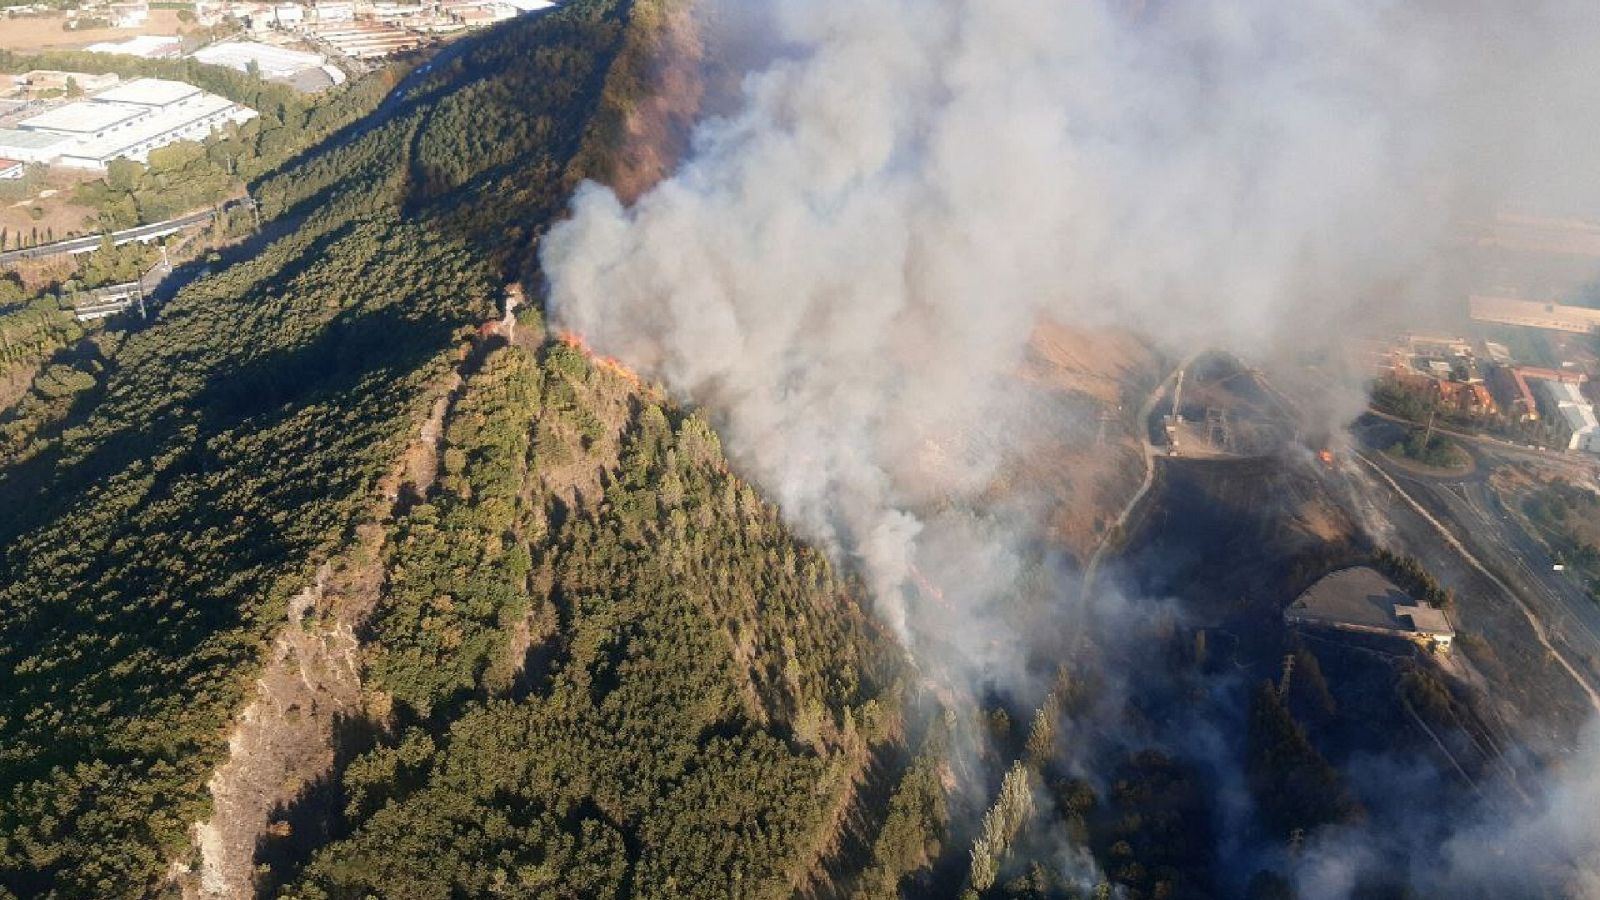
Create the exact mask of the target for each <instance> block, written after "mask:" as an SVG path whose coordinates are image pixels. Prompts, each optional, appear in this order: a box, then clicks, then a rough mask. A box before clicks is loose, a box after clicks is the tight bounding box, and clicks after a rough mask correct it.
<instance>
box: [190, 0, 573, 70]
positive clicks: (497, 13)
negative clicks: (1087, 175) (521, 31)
mask: <svg viewBox="0 0 1600 900" xmlns="http://www.w3.org/2000/svg"><path fill="white" fill-rule="evenodd" d="M554 5H555V4H553V3H551V2H550V0H312V2H308V3H296V2H255V3H237V2H229V3H226V4H225V5H224V6H223V7H222V14H223V15H227V16H231V17H233V18H237V19H239V20H241V21H243V22H245V23H246V24H247V25H248V27H249V28H250V30H251V31H253V32H257V33H261V32H267V31H272V30H280V31H291V32H295V33H297V34H300V35H303V36H304V37H306V39H308V40H310V41H312V42H314V43H319V44H324V45H326V46H327V47H328V48H329V49H330V50H332V51H334V52H337V53H340V54H343V55H345V56H348V57H351V58H354V59H374V58H379V57H383V56H388V55H391V54H394V53H400V52H403V51H406V50H412V49H415V48H416V47H419V46H421V45H422V44H423V43H425V42H426V41H427V39H428V38H429V36H431V35H438V34H447V33H450V32H454V31H462V30H465V29H469V28H475V27H481V26H484V25H490V24H493V23H495V22H499V21H502V20H505V19H510V18H513V17H515V16H518V15H521V14H522V13H525V12H533V11H536V10H540V9H546V8H549V7H551V6H554Z"/></svg>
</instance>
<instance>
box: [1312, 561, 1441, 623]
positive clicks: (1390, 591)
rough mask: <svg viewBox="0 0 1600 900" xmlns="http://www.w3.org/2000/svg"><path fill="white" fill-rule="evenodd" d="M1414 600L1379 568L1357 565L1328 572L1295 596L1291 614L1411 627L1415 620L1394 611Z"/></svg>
mask: <svg viewBox="0 0 1600 900" xmlns="http://www.w3.org/2000/svg"><path fill="white" fill-rule="evenodd" d="M1412 603H1413V601H1412V600H1411V598H1410V597H1408V596H1406V593H1405V591H1402V590H1400V588H1398V587H1396V586H1395V584H1394V582H1392V581H1390V580H1389V579H1387V578H1385V577H1383V576H1382V575H1381V574H1379V573H1378V571H1377V570H1376V569H1370V568H1368V567H1366V566H1354V567H1352V568H1349V569H1340V570H1339V571H1337V572H1334V573H1333V574H1331V575H1326V576H1324V577H1323V578H1322V579H1321V580H1320V581H1318V582H1317V583H1316V584H1313V585H1312V586H1311V587H1309V588H1307V589H1306V592H1305V593H1303V594H1301V595H1300V596H1299V597H1296V598H1295V601H1294V603H1293V604H1291V605H1290V606H1289V609H1288V612H1287V615H1288V616H1289V617H1290V618H1293V619H1298V620H1300V621H1303V622H1320V623H1323V624H1326V625H1357V626H1363V627H1366V628H1382V629H1392V630H1394V631H1411V630H1412V628H1411V623H1410V622H1406V621H1403V620H1401V619H1400V618H1398V617H1396V616H1395V614H1394V608H1395V605H1396V604H1400V605H1402V606H1410V605H1412Z"/></svg>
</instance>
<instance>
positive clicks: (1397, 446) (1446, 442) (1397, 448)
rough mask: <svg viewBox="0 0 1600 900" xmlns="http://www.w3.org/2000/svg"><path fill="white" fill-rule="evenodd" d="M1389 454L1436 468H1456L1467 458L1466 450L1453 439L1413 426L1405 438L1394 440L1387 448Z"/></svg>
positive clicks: (1464, 462) (1463, 463)
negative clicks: (1392, 444)
mask: <svg viewBox="0 0 1600 900" xmlns="http://www.w3.org/2000/svg"><path fill="white" fill-rule="evenodd" d="M1389 455H1391V456H1398V457H1402V458H1404V459H1409V460H1411V461H1413V462H1418V463H1421V464H1423V465H1425V466H1433V467H1434V468H1438V469H1450V468H1457V467H1459V466H1463V465H1465V464H1466V462H1467V460H1468V457H1467V454H1466V451H1465V450H1462V449H1461V446H1460V445H1459V444H1457V443H1456V442H1455V441H1453V440H1451V439H1450V438H1448V437H1446V436H1444V435H1442V434H1438V433H1433V434H1431V435H1430V434H1429V433H1428V432H1427V430H1425V429H1422V428H1413V429H1411V431H1410V432H1409V433H1408V434H1407V435H1406V437H1405V440H1401V441H1396V442H1395V443H1394V446H1392V447H1390V448H1389Z"/></svg>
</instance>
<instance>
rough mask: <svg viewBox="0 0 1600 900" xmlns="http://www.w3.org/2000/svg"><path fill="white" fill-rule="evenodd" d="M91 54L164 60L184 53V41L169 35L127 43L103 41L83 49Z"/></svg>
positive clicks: (141, 36)
mask: <svg viewBox="0 0 1600 900" xmlns="http://www.w3.org/2000/svg"><path fill="white" fill-rule="evenodd" d="M83 49H85V50H87V51H89V52H90V53H120V54H122V55H124V56H137V57H140V58H142V59H164V58H167V57H171V56H178V55H179V54H180V53H182V52H183V39H182V38H180V37H176V36H173V35H167V34H141V35H139V36H137V37H131V38H128V39H127V40H125V41H102V42H100V43H98V44H90V45H89V46H87V47H85V48H83Z"/></svg>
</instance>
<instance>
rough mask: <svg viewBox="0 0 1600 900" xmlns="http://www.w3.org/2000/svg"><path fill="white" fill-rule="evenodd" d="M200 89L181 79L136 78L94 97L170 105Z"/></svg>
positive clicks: (124, 101)
mask: <svg viewBox="0 0 1600 900" xmlns="http://www.w3.org/2000/svg"><path fill="white" fill-rule="evenodd" d="M199 93H200V89H199V88H197V87H195V86H194V85H192V84H184V83H183V82H181V81H166V80H164V79H161V78H135V79H134V80H132V81H129V82H125V83H123V84H119V85H117V86H116V87H114V88H111V89H110V90H107V91H101V92H100V93H98V94H95V95H94V99H95V100H98V101H103V102H110V103H132V104H136V105H139V106H168V105H170V104H173V103H177V102H178V101H179V100H184V99H187V98H189V97H193V96H195V95H196V94H199Z"/></svg>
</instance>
